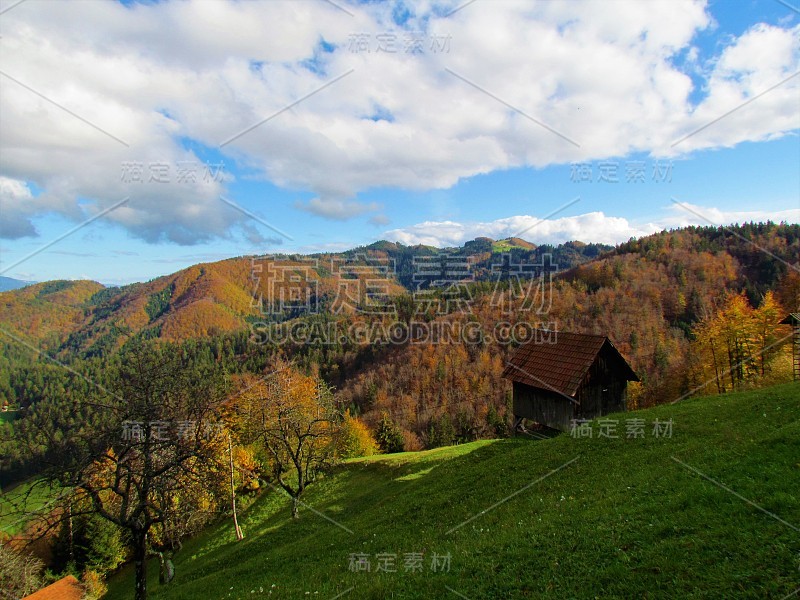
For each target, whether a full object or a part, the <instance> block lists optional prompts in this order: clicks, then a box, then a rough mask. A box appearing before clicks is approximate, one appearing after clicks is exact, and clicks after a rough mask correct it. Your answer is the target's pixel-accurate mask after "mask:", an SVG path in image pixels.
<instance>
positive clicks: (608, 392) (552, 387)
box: [503, 331, 639, 431]
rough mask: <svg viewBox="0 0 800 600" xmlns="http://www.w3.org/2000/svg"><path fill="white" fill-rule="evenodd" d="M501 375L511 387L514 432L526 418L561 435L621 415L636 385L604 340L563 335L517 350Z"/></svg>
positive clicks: (548, 335)
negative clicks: (575, 425) (578, 423)
mask: <svg viewBox="0 0 800 600" xmlns="http://www.w3.org/2000/svg"><path fill="white" fill-rule="evenodd" d="M537 333H539V332H537ZM503 376H504V377H507V378H508V379H510V380H511V381H512V382H513V384H514V416H515V418H516V422H515V428H516V426H518V425H520V424H521V423H522V419H531V420H533V421H536V422H537V423H540V424H542V425H547V426H548V427H552V428H554V429H560V430H561V431H568V430H569V429H570V425H571V423H572V420H573V419H592V418H595V417H599V416H601V415H606V414H609V413H612V412H620V411H624V410H626V399H627V386H628V382H629V381H639V378H638V377H637V376H636V373H634V372H633V369H631V367H630V366H629V365H628V363H627V362H626V361H625V359H624V358H623V357H622V355H621V354H620V353H619V351H618V350H617V349H616V348H615V347H614V344H612V343H611V340H609V339H608V338H607V337H606V336H603V335H587V334H583V333H566V332H562V331H558V332H556V331H550V332H545V333H543V334H541V335H536V336H534V337H533V341H531V342H529V343H527V344H525V345H523V346H520V347H519V348H518V349H517V350H516V352H515V353H514V354H513V355H512V357H511V359H510V360H509V362H508V365H507V366H506V369H505V371H504V372H503Z"/></svg>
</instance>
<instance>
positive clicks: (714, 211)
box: [383, 203, 800, 248]
mask: <svg viewBox="0 0 800 600" xmlns="http://www.w3.org/2000/svg"><path fill="white" fill-rule="evenodd" d="M767 220H771V221H774V222H780V221H786V222H789V223H798V222H800V209H790V210H782V211H724V210H720V209H718V208H709V207H704V206H697V205H693V204H686V203H682V206H678V205H674V206H671V207H670V208H669V210H668V211H667V215H666V216H665V217H664V218H663V219H660V220H658V221H656V222H651V223H635V222H632V221H629V220H628V219H626V218H623V217H613V216H609V215H606V214H604V213H602V212H590V213H585V214H582V215H575V216H571V217H561V218H559V219H547V220H542V219H539V218H537V217H535V216H530V215H518V216H513V217H506V218H503V219H497V220H494V221H486V222H468V223H460V222H456V221H426V222H424V223H418V224H416V225H413V226H411V227H405V228H401V229H392V230H390V231H387V232H385V233H384V234H383V237H385V239H387V240H390V241H395V242H401V243H403V244H406V245H414V244H425V245H428V246H435V247H438V248H446V247H452V246H460V245H462V244H463V243H464V242H466V241H469V240H472V239H475V238H477V237H490V238H493V239H504V238H509V237H520V238H522V239H525V240H528V241H531V242H534V243H536V244H554V245H555V244H562V243H564V242H568V241H574V240H578V241H581V242H585V243H587V244H588V243H598V244H609V245H616V244H619V243H621V242H625V241H627V240H629V239H630V238H632V237H642V236H645V235H649V234H651V233H655V232H657V231H661V230H662V229H667V228H677V227H686V226H688V225H709V224H713V225H730V224H733V223H745V222H749V221H756V222H758V221H767Z"/></svg>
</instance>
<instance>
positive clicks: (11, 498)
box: [0, 480, 58, 536]
mask: <svg viewBox="0 0 800 600" xmlns="http://www.w3.org/2000/svg"><path fill="white" fill-rule="evenodd" d="M57 493H58V492H57V491H56V490H54V489H53V488H51V487H50V486H49V485H45V484H43V483H42V482H41V481H39V482H38V483H37V482H36V480H28V481H26V482H24V483H20V484H19V485H17V486H15V487H13V488H12V489H10V490H2V491H0V535H2V534H7V535H9V536H12V535H16V534H17V533H19V532H21V531H22V530H23V529H25V526H26V524H27V523H28V522H29V521H30V520H31V519H30V518H26V516H27V515H30V514H36V513H37V512H38V511H40V510H41V509H42V507H43V506H45V505H46V504H48V503H49V502H50V501H51V500H52V498H53V497H54V496H56V495H57Z"/></svg>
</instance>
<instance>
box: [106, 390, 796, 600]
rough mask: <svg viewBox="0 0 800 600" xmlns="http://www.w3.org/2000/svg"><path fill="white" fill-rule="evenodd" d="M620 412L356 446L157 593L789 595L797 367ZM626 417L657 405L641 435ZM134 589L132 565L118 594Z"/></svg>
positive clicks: (113, 597)
mask: <svg viewBox="0 0 800 600" xmlns="http://www.w3.org/2000/svg"><path fill="white" fill-rule="evenodd" d="M609 418H610V419H611V422H610V423H611V424H613V421H615V420H616V421H617V427H616V435H617V437H616V438H609V437H599V433H600V424H599V423H598V422H594V423H593V424H592V433H593V435H592V437H591V438H580V439H578V438H573V437H571V436H570V435H569V434H563V435H560V436H557V437H555V438H553V439H547V440H537V439H532V438H514V439H507V440H495V441H481V442H475V443H471V444H464V445H460V446H454V447H448V448H440V449H436V450H430V451H425V452H414V453H403V454H395V455H387V456H379V457H371V458H364V459H358V460H353V461H349V462H347V463H345V464H343V465H341V466H339V467H338V468H337V469H336V471H335V472H334V473H332V474H331V475H329V476H328V477H326V478H325V479H324V480H323V481H321V482H319V483H318V484H316V485H315V486H312V487H310V488H309V489H308V491H307V495H306V496H305V497H304V498H303V500H304V502H305V503H306V504H307V506H305V507H303V508H302V510H301V516H300V519H299V520H298V521H292V520H291V518H290V512H289V511H290V507H289V500H288V498H287V497H286V496H285V495H283V494H282V493H279V492H268V493H265V494H264V495H263V497H261V498H259V499H258V500H257V501H256V502H255V503H254V504H253V505H252V506H251V507H250V509H249V510H247V511H246V513H245V514H244V515H243V517H242V518H241V519H240V522H241V524H242V528H243V530H244V533H245V539H244V540H243V541H241V542H236V541H235V537H234V533H233V527H232V523H231V522H230V521H225V522H222V523H219V524H218V525H216V526H214V527H212V528H210V529H209V530H208V531H207V532H205V533H204V534H203V535H201V536H199V537H198V538H196V539H193V540H190V541H189V542H187V543H186V544H184V547H183V550H182V551H181V552H180V553H179V554H178V555H177V556H176V561H175V566H176V575H175V579H174V580H173V582H172V583H171V584H169V585H166V586H162V585H159V584H158V565H157V563H156V562H155V561H154V562H152V563H151V565H150V576H151V580H150V583H149V586H150V593H151V597H152V598H171V599H176V600H177V599H181V600H196V599H199V598H202V599H206V598H210V599H226V598H231V599H234V598H239V599H244V598H261V597H263V598H267V597H269V598H297V599H301V598H320V599H326V600H327V599H333V598H348V599H351V598H352V599H356V598H358V599H374V600H383V599H386V598H395V599H431V598H442V599H446V598H452V599H454V600H455V599H457V598H468V599H471V600H478V599H494V598H620V599H622V598H625V599H628V598H775V599H778V600H781V599H782V598H784V597H787V596H789V595H790V594H792V593H793V592H794V591H795V590H797V589H798V588H800V529H799V528H800V385H798V384H786V385H782V386H776V387H773V388H768V389H764V390H756V391H751V392H743V393H737V394H729V395H726V396H714V397H707V398H696V399H689V400H685V401H683V402H681V403H679V404H675V405H665V406H660V407H657V408H653V409H648V410H642V411H637V412H631V413H623V414H619V415H612V416H610V417H609ZM628 419H643V420H644V430H643V432H642V435H641V436H638V437H628V431H627V429H628V427H629V425H630V422H629V421H627V420H628ZM656 419H658V420H659V422H668V421H669V420H670V419H672V432H671V437H669V436H659V437H656V436H654V435H653V428H654V422H655V420H656ZM631 427H633V426H631ZM608 433H609V434H611V433H612V432H608ZM630 433H631V434H633V433H634V431H633V430H632V431H631V432H630ZM726 488H727V489H726ZM312 509H313V510H312ZM420 557H421V558H420ZM367 566H369V570H367ZM132 591H133V579H132V571H131V569H130V567H126V569H124V570H123V571H121V572H120V573H118V574H117V575H116V576H115V577H114V578H113V579H112V581H111V582H110V584H109V592H108V594H107V595H106V598H107V599H108V600H117V599H123V598H131V597H132V595H133V594H132ZM796 596H797V594H795V597H796Z"/></svg>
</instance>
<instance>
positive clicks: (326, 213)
mask: <svg viewBox="0 0 800 600" xmlns="http://www.w3.org/2000/svg"><path fill="white" fill-rule="evenodd" d="M295 207H296V208H299V209H300V210H304V211H306V212H310V213H311V214H314V215H318V216H320V217H326V218H328V219H333V220H336V221H345V220H347V219H349V218H351V217H355V216H358V215H361V214H364V213H366V212H371V211H375V210H378V209H379V208H380V206H379V205H378V204H376V203H375V202H371V203H369V204H364V203H362V202H356V201H355V200H341V199H338V198H328V199H327V200H323V199H321V198H312V199H311V200H309V201H308V202H297V203H295Z"/></svg>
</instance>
